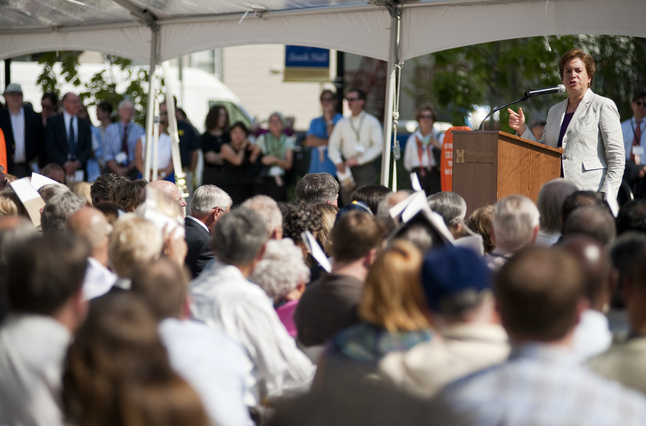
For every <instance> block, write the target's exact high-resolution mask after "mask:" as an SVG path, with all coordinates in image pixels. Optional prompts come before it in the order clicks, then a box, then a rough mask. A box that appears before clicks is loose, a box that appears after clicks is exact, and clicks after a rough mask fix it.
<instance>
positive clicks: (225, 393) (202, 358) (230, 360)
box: [158, 318, 253, 426]
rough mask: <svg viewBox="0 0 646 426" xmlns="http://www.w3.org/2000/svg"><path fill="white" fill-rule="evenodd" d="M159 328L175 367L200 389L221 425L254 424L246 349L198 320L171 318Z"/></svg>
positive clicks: (243, 425) (208, 408) (199, 392)
mask: <svg viewBox="0 0 646 426" xmlns="http://www.w3.org/2000/svg"><path fill="white" fill-rule="evenodd" d="M158 329H159V334H160V335H161V338H162V340H163V342H164V345H165V346H166V349H167V350H168V356H169V358H170V363H171V365H172V366H173V369H174V370H175V371H176V372H177V374H179V375H180V376H182V377H183V378H184V379H185V380H186V381H187V382H189V383H190V385H191V386H192V387H193V388H194V389H195V391H196V392H197V393H198V395H199V396H200V398H201V399H202V404H203V405H204V409H205V410H206V412H207V413H208V414H209V417H210V418H211V420H213V422H214V423H215V424H217V425H219V426H235V425H240V426H249V425H253V422H252V420H251V418H250V417H249V410H248V409H247V407H246V406H245V404H244V401H243V400H244V396H245V393H246V385H245V379H246V374H245V370H244V366H245V364H247V365H248V364H249V362H248V357H247V355H246V353H245V352H244V349H242V347H240V345H238V344H237V343H236V342H234V341H233V340H232V339H231V338H229V337H228V336H226V335H225V334H224V333H222V332H219V331H216V330H213V329H211V328H209V327H207V326H205V325H204V324H200V323H198V322H195V321H180V320H178V319H176V318H167V319H165V320H163V321H162V322H160V323H159V327H158ZM243 360H247V362H244V361H243Z"/></svg>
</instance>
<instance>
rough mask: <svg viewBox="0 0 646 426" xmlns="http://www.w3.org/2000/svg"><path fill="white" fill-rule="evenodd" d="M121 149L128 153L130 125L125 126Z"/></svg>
mask: <svg viewBox="0 0 646 426" xmlns="http://www.w3.org/2000/svg"><path fill="white" fill-rule="evenodd" d="M121 151H122V152H125V153H126V155H129V154H128V125H127V124H126V125H124V126H123V139H121Z"/></svg>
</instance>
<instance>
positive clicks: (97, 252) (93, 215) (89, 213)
mask: <svg viewBox="0 0 646 426" xmlns="http://www.w3.org/2000/svg"><path fill="white" fill-rule="evenodd" d="M66 226H67V230H68V231H70V232H71V233H72V234H74V235H76V236H77V237H79V238H80V239H82V240H83V241H85V242H86V243H87V244H89V245H90V247H91V249H92V253H91V256H92V257H93V258H95V259H96V260H98V261H99V262H100V263H101V264H102V265H103V266H107V265H108V242H109V241H110V233H111V232H112V226H111V225H110V224H109V223H108V221H107V219H106V218H105V215H104V214H103V213H101V211H100V210H98V209H95V208H94V207H84V208H82V209H80V210H78V211H77V212H75V213H73V214H72V215H71V216H70V217H69V218H68V219H67V223H66Z"/></svg>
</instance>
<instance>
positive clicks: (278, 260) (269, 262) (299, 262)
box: [249, 238, 310, 303]
mask: <svg viewBox="0 0 646 426" xmlns="http://www.w3.org/2000/svg"><path fill="white" fill-rule="evenodd" d="M309 280H310V270H309V268H308V267H307V265H305V262H304V261H303V254H302V252H301V249H300V248H298V247H297V246H296V245H295V244H294V243H293V242H292V240H290V239H289V238H285V239H282V240H269V241H268V242H267V247H266V250H265V253H264V254H263V256H262V259H261V260H260V262H258V264H257V265H256V268H255V269H254V271H253V273H252V274H251V275H250V276H249V281H252V282H254V283H256V284H258V285H259V286H260V288H262V289H263V290H265V293H267V296H269V297H270V298H271V299H272V300H273V301H274V303H280V302H283V301H290V300H298V299H300V298H301V295H302V294H303V292H304V291H305V284H306V283H307V282H309Z"/></svg>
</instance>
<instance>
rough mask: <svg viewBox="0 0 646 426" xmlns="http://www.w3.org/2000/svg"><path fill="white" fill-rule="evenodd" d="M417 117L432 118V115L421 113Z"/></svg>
mask: <svg viewBox="0 0 646 426" xmlns="http://www.w3.org/2000/svg"><path fill="white" fill-rule="evenodd" d="M419 118H433V116H432V115H431V114H422V115H420V116H419Z"/></svg>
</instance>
